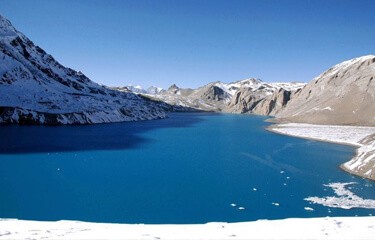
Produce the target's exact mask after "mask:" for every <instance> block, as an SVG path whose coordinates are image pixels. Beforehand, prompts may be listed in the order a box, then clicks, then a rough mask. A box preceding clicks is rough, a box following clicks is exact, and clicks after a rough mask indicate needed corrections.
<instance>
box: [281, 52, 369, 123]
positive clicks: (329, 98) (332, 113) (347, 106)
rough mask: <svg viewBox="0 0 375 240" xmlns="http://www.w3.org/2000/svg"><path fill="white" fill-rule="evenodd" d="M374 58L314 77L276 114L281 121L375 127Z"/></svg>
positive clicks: (353, 61)
mask: <svg viewBox="0 0 375 240" xmlns="http://www.w3.org/2000/svg"><path fill="white" fill-rule="evenodd" d="M374 102H375V56H374V55H369V56H364V57H360V58H355V59H352V60H349V61H345V62H343V63H340V64H338V65H336V66H334V67H332V68H330V69H328V70H327V71H326V72H324V73H322V74H321V75H319V76H318V77H316V78H314V79H313V80H312V81H311V82H310V83H309V84H308V85H306V87H304V88H303V89H302V90H301V91H300V92H299V93H298V94H296V95H295V96H293V97H292V98H291V100H290V102H289V103H288V105H287V106H286V107H285V109H283V110H282V111H280V112H279V113H277V114H276V116H277V117H278V118H279V119H280V120H286V121H292V122H304V123H317V124H338V125H375V107H374V104H373V103H374Z"/></svg>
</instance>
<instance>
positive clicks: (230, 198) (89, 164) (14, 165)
mask: <svg viewBox="0 0 375 240" xmlns="http://www.w3.org/2000/svg"><path fill="white" fill-rule="evenodd" d="M264 120H265V118H263V117H257V116H248V115H230V114H203V113H181V114H171V116H170V118H168V119H165V120H157V121H144V122H133V123H116V124H101V125H92V126H64V127H43V126H1V127H0V136H1V137H0V218H19V219H30V220H61V219H66V220H82V221H93V222H118V223H205V222H211V221H226V222H236V221H250V220H257V219H280V218H289V217H324V216H328V215H329V216H355V215H359V216H367V215H369V214H373V215H375V211H374V210H368V209H351V210H343V209H330V211H331V212H329V208H328V207H324V206H320V205H311V204H309V203H308V202H306V201H305V200H304V198H306V197H309V196H319V197H324V196H331V195H333V191H332V189H330V188H328V189H327V187H324V186H323V184H327V183H330V182H352V181H354V182H357V183H358V184H355V185H353V188H352V191H353V192H354V193H356V194H357V195H359V196H361V197H363V198H371V199H375V184H374V182H371V181H368V180H363V179H361V178H358V177H354V176H351V175H350V174H348V173H345V172H343V171H341V170H340V169H339V167H338V166H339V164H340V163H343V162H345V161H347V160H349V159H350V158H351V157H352V155H353V154H354V148H352V147H349V146H342V145H336V144H328V143H322V142H317V141H311V140H304V139H298V138H293V137H288V136H282V135H277V134H274V133H271V132H268V131H266V130H265V127H266V126H268V125H269V123H266V122H264ZM254 188H256V191H254ZM232 203H235V204H236V205H237V207H232V206H231V204H232ZM272 203H278V204H279V206H276V205H277V204H276V205H275V204H272ZM238 207H244V208H245V209H244V210H238ZM304 207H312V208H314V209H315V211H306V210H305V209H304Z"/></svg>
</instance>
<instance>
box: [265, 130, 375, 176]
mask: <svg viewBox="0 0 375 240" xmlns="http://www.w3.org/2000/svg"><path fill="white" fill-rule="evenodd" d="M269 130H271V131H273V132H276V133H281V134H286V135H290V136H295V137H302V138H309V139H315V140H320V141H327V142H333V143H341V144H350V145H353V146H356V147H358V149H357V153H356V155H355V156H354V157H353V158H352V159H351V160H350V161H349V162H346V163H344V164H342V165H341V168H342V169H344V170H345V171H348V172H350V173H353V174H356V175H359V176H361V177H365V178H369V179H372V180H375V127H357V126H336V125H314V124H302V123H286V124H277V125H273V126H271V127H270V128H269Z"/></svg>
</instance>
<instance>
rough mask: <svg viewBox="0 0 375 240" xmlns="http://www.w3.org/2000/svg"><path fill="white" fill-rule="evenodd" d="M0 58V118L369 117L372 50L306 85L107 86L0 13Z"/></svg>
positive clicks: (333, 120) (374, 96)
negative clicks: (175, 115) (173, 114)
mask: <svg viewBox="0 0 375 240" xmlns="http://www.w3.org/2000/svg"><path fill="white" fill-rule="evenodd" d="M0 61H1V64H0V92H1V94H0V123H18V124H51V125H53V124H90V123H104V122H120V121H135V120H146V119H157V118H164V117H166V116H167V115H166V112H168V111H195V110H199V111H217V112H228V113H252V114H261V115H269V116H275V117H276V119H277V120H280V121H291V122H306V123H318V124H348V125H375V107H374V106H373V102H374V100H375V83H374V81H375V80H374V78H375V56H374V55H369V56H364V57H360V58H355V59H352V60H349V61H345V62H343V63H340V64H338V65H336V66H334V67H332V68H330V69H329V70H327V71H326V72H324V73H322V74H321V75H319V76H318V77H316V78H314V79H313V80H312V81H311V82H310V83H309V84H307V85H306V84H305V83H298V82H291V83H266V82H263V81H262V80H260V79H255V78H249V79H245V80H241V81H236V82H232V83H222V82H212V83H208V84H207V85H204V86H202V87H199V88H197V89H190V88H180V87H178V86H176V85H172V86H170V87H169V88H168V89H166V90H164V89H162V88H158V87H149V88H147V89H143V88H141V87H140V86H132V85H128V86H123V87H112V88H108V87H105V86H102V85H99V84H97V83H95V82H93V81H91V80H90V79H88V78H87V77H86V76H85V75H84V74H83V73H81V72H79V71H75V70H73V69H70V68H67V67H64V66H62V65H61V64H60V63H58V62H57V61H56V60H55V59H54V58H53V57H52V56H51V55H49V54H47V53H46V52H45V51H44V50H43V49H42V48H40V47H38V46H36V45H35V44H34V43H33V42H32V41H31V40H29V39H28V38H27V37H26V36H25V35H23V34H22V33H20V32H18V31H17V30H16V29H15V28H14V27H13V26H12V24H11V23H10V22H9V21H8V20H7V19H6V18H4V17H3V16H1V15H0Z"/></svg>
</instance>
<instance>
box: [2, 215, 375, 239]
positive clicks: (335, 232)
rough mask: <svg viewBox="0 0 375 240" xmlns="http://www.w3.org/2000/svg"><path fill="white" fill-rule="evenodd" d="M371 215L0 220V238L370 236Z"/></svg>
mask: <svg viewBox="0 0 375 240" xmlns="http://www.w3.org/2000/svg"><path fill="white" fill-rule="evenodd" d="M374 236H375V217H335V218H328V217H327V218H300V219H292V218H291V219H285V220H272V221H271V220H259V221H255V222H243V223H207V224H196V225H143V224H105V223H88V222H75V221H58V222H39V221H24V220H14V219H2V220H0V239H132V240H137V239H176V240H178V239H192V240H194V239H374Z"/></svg>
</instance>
